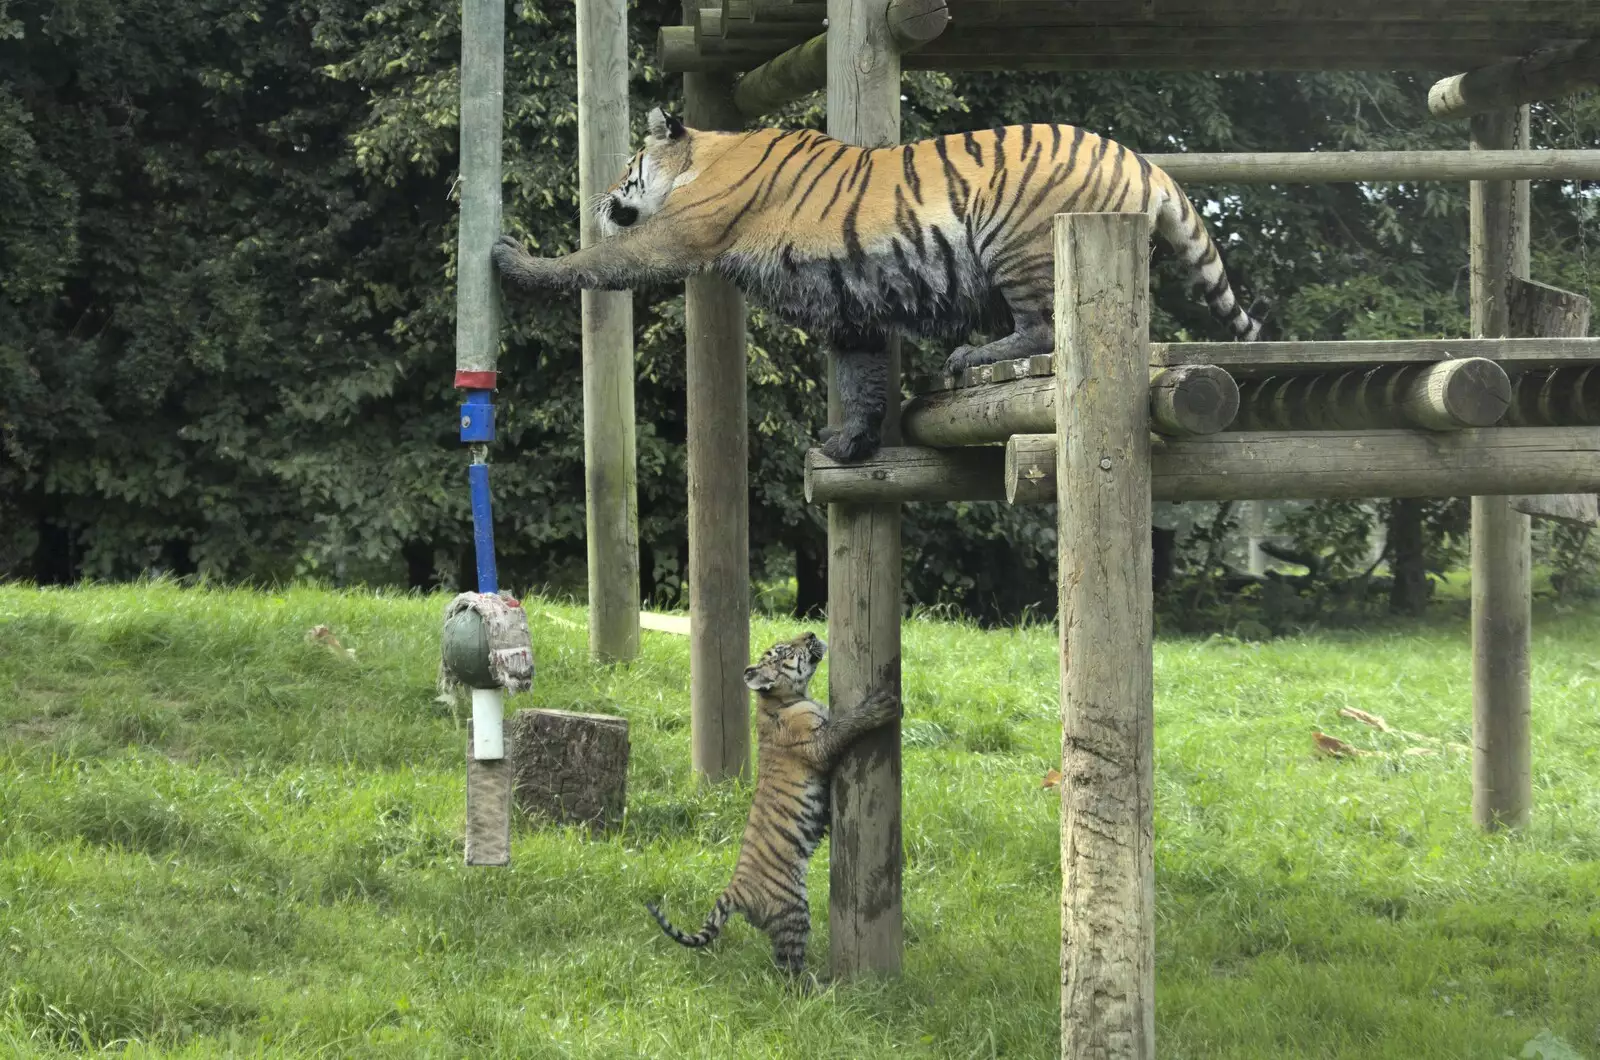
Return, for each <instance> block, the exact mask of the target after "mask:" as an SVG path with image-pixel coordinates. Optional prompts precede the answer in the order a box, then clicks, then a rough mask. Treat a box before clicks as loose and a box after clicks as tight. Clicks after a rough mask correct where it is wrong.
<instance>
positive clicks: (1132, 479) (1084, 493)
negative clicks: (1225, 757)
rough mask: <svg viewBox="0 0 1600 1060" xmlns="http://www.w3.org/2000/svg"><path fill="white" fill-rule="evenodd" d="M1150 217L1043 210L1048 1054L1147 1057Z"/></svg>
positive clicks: (1071, 1058) (1151, 831)
mask: <svg viewBox="0 0 1600 1060" xmlns="http://www.w3.org/2000/svg"><path fill="white" fill-rule="evenodd" d="M1149 241H1150V219H1149V218H1148V217H1146V216H1145V215H1144V214H1125V213H1124V214H1117V213H1101V214H1067V215H1064V216H1058V217H1057V218H1056V219H1055V259H1056V290H1055V310H1056V311H1055V318H1056V321H1055V323H1056V344H1057V348H1058V349H1060V350H1061V351H1062V352H1061V355H1060V356H1059V357H1058V358H1057V359H1056V378H1055V383H1056V394H1055V397H1056V417H1055V419H1056V423H1057V424H1058V425H1059V426H1058V430H1059V432H1060V433H1059V435H1058V437H1059V438H1060V444H1059V445H1058V447H1057V451H1056V479H1057V482H1058V483H1059V493H1060V498H1061V499H1060V503H1059V504H1058V505H1057V512H1058V526H1059V530H1058V533H1057V535H1056V541H1057V542H1058V557H1059V559H1058V562H1059V580H1058V582H1057V585H1058V588H1059V590H1060V608H1059V619H1058V624H1059V628H1060V649H1061V1056H1062V1058H1063V1060H1078V1058H1079V1057H1086V1056H1104V1057H1119V1058H1127V1060H1153V1058H1154V1057H1155V1034H1156V1015H1155V1013H1156V998H1155V980H1156V973H1155V966H1156V952H1155V924H1156V908H1155V906H1156V899H1155V890H1156V888H1155V750H1154V747H1155V688H1154V676H1153V669H1152V659H1151V646H1152V645H1151V639H1152V626H1151V622H1152V619H1151V614H1152V608H1153V604H1152V599H1151V583H1150V564H1151V555H1150V550H1151V543H1150V397H1149V394H1148V391H1147V389H1146V383H1147V381H1148V370H1147V368H1146V364H1145V361H1146V360H1147V354H1146V352H1145V346H1146V344H1147V343H1148V342H1149V341H1150V255H1149V250H1148V248H1149Z"/></svg>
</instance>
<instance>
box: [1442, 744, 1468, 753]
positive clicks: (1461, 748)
mask: <svg viewBox="0 0 1600 1060" xmlns="http://www.w3.org/2000/svg"><path fill="white" fill-rule="evenodd" d="M1445 746H1446V747H1448V748H1450V750H1452V751H1460V752H1461V753H1462V754H1464V755H1468V754H1471V753H1472V748H1470V747H1468V746H1467V745H1466V744H1464V743H1447V744H1445Z"/></svg>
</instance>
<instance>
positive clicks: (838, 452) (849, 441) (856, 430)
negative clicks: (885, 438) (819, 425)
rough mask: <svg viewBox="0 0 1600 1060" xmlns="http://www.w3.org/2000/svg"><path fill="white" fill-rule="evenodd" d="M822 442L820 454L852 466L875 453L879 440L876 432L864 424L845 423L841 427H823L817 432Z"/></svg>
mask: <svg viewBox="0 0 1600 1060" xmlns="http://www.w3.org/2000/svg"><path fill="white" fill-rule="evenodd" d="M818 437H819V438H820V439H821V440H822V453H823V455H824V456H826V457H827V458H828V459H830V460H837V461H839V463H841V464H853V463H856V462H857V461H860V460H865V459H866V458H867V457H869V456H871V455H872V454H873V453H876V452H877V451H878V448H879V444H880V439H879V437H878V432H877V431H876V430H873V429H872V428H871V427H868V426H867V425H866V424H864V423H846V424H845V425H844V426H843V427H825V428H823V430H822V431H820V432H818Z"/></svg>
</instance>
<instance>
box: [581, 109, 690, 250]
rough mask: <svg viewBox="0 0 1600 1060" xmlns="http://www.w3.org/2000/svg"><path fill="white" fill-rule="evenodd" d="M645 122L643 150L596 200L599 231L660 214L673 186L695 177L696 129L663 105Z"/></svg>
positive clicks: (610, 230) (611, 231)
mask: <svg viewBox="0 0 1600 1060" xmlns="http://www.w3.org/2000/svg"><path fill="white" fill-rule="evenodd" d="M646 121H647V132H646V135H645V138H644V149H643V150H641V151H640V152H639V153H638V154H636V155H634V156H633V157H632V158H631V159H629V160H628V168H627V169H626V170H625V171H624V172H623V174H622V176H621V177H619V178H618V179H617V182H616V183H615V184H613V185H611V187H609V188H607V189H606V191H605V194H603V195H601V196H600V197H599V198H598V199H596V200H595V202H594V211H595V214H596V215H597V216H598V217H599V219H600V230H601V231H602V232H604V233H605V234H606V235H608V236H609V235H613V234H615V233H616V232H617V231H619V230H620V229H623V228H632V227H633V226H634V225H637V224H641V223H643V222H644V221H646V220H648V219H649V218H650V217H652V216H653V215H655V214H657V213H659V212H660V211H661V207H662V205H664V204H665V203H666V201H667V196H668V195H670V194H672V189H673V188H676V187H678V186H679V185H681V184H685V183H687V182H688V181H689V180H692V179H694V173H693V171H692V170H691V169H690V166H691V165H692V163H693V161H694V151H693V149H692V147H691V146H690V144H691V141H692V140H693V138H694V133H693V130H691V129H689V128H687V127H686V126H685V125H684V124H683V122H681V121H679V120H678V119H677V118H674V117H673V116H672V115H670V114H668V113H666V112H665V111H663V110H662V109H661V108H660V107H657V108H655V109H654V110H652V111H651V112H650V115H649V117H648V118H647V119H646Z"/></svg>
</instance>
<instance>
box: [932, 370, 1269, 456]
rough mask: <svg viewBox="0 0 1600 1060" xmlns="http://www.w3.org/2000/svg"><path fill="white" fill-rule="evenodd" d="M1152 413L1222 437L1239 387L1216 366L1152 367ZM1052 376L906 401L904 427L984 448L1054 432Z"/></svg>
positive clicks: (1189, 430)
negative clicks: (1016, 437) (1022, 436)
mask: <svg viewBox="0 0 1600 1060" xmlns="http://www.w3.org/2000/svg"><path fill="white" fill-rule="evenodd" d="M1148 371H1149V379H1150V385H1149V393H1150V417H1151V421H1152V422H1153V423H1154V424H1155V430H1156V431H1157V432H1159V433H1161V434H1166V435H1171V436H1173V437H1178V438H1182V437H1186V436H1189V435H1194V434H1215V433H1216V432H1217V431H1220V430H1222V429H1224V428H1225V427H1227V426H1228V424H1229V423H1231V422H1233V418H1234V415H1235V414H1236V413H1237V412H1238V411H1239V385H1238V384H1237V383H1235V382H1234V380H1233V377H1232V376H1231V375H1229V374H1228V373H1227V372H1226V371H1225V370H1223V369H1221V368H1218V367H1216V366H1214V365H1199V364H1188V365H1179V366H1176V367H1173V368H1152V369H1149V370H1148ZM1055 422H1056V418H1055V381H1054V379H1053V378H1052V377H1050V376H1042V377H1031V378H1022V379H1015V380H1011V381H1007V382H1000V383H994V384H990V385H988V386H974V387H965V388H962V389H958V390H941V391H936V392H934V393H931V394H920V395H918V396H917V397H914V398H912V399H910V400H909V401H907V402H906V404H905V406H904V408H903V409H902V410H901V413H900V430H901V432H902V434H903V435H904V436H905V439H906V441H907V442H908V443H909V444H911V445H930V446H951V445H985V444H990V443H993V442H1003V441H1005V440H1006V439H1007V438H1009V437H1011V436H1012V435H1013V434H1029V433H1034V432H1038V431H1050V430H1054V429H1055Z"/></svg>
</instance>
